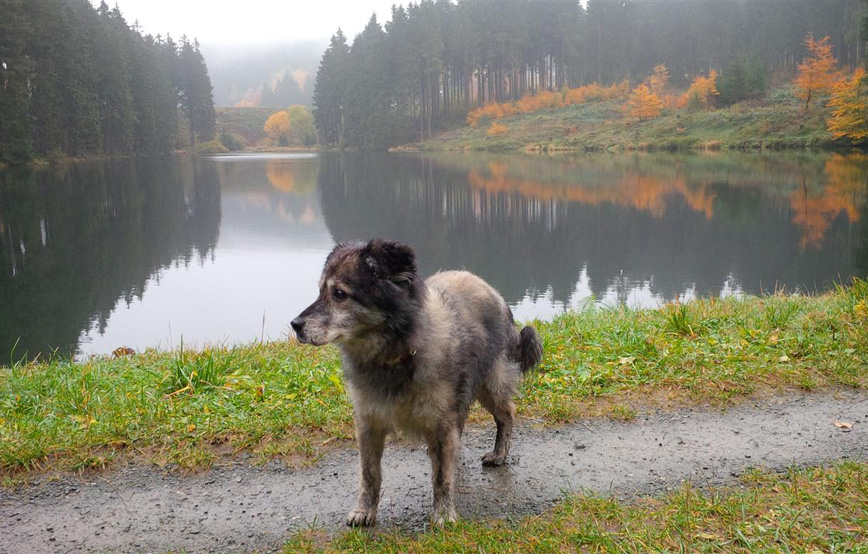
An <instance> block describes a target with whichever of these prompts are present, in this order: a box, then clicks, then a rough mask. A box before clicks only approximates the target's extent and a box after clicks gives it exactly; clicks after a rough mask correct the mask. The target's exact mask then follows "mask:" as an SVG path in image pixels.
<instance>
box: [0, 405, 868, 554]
mask: <svg viewBox="0 0 868 554" xmlns="http://www.w3.org/2000/svg"><path fill="white" fill-rule="evenodd" d="M836 421H839V422H846V423H851V424H852V428H850V429H847V428H843V427H838V426H836V425H835V422H836ZM866 428H868V394H865V393H858V392H838V393H835V394H813V395H805V396H787V397H785V398H779V399H773V400H769V401H763V402H762V403H758V404H756V403H755V404H747V405H742V406H740V407H737V408H731V409H729V410H727V411H725V412H721V411H713V410H702V409H690V410H680V411H677V412H666V413H658V414H653V415H648V416H640V417H638V418H637V419H636V420H634V421H632V422H628V423H619V422H614V421H608V420H595V421H588V422H583V423H578V424H574V425H568V426H561V427H541V426H538V425H536V424H535V423H534V422H532V421H528V420H520V421H519V423H518V425H517V427H516V433H515V436H514V438H513V446H512V456H511V459H510V461H509V465H507V466H504V467H501V468H492V469H489V468H483V467H482V466H481V464H480V463H479V457H480V456H482V454H484V453H485V452H487V451H488V450H489V449H490V447H491V444H492V443H493V440H494V429H493V426H471V427H469V428H468V429H467V431H466V434H465V436H464V438H463V443H462V452H461V465H460V469H459V478H458V501H457V507H458V511H459V514H460V516H461V517H464V518H489V517H494V518H503V517H508V516H511V515H520V514H525V513H538V512H541V511H543V510H545V509H546V508H548V507H549V506H551V504H552V503H553V502H556V501H557V500H558V499H559V498H560V497H562V495H563V494H564V493H567V492H570V491H582V490H590V491H593V492H597V493H602V494H607V493H613V494H616V495H618V496H622V497H627V496H631V495H635V494H637V493H656V492H661V491H664V490H667V489H669V488H671V487H674V486H677V485H678V484H679V483H680V482H681V481H683V480H685V479H689V480H691V481H692V482H693V483H695V484H697V485H700V486H705V485H719V484H726V483H732V482H734V480H735V478H736V477H737V476H738V475H740V474H741V473H743V472H744V471H745V470H746V469H748V468H750V467H765V468H768V469H784V468H786V467H789V466H793V465H797V466H806V465H816V464H820V463H823V462H827V461H834V460H840V459H842V458H850V459H857V460H866V459H868V431H866ZM383 468H384V470H383V473H384V480H383V493H382V502H381V504H380V511H379V521H380V523H379V525H381V526H400V527H401V528H404V529H421V528H423V527H424V526H425V524H426V522H427V516H428V510H429V509H430V505H431V486H430V483H429V479H430V477H429V475H430V472H429V466H428V458H427V456H426V454H425V451H424V449H423V448H420V447H413V446H410V445H406V444H403V443H399V442H394V443H390V444H388V445H387V447H386V453H385V455H384V457H383ZM357 490H358V486H357V461H356V453H355V450H354V449H352V448H343V449H337V450H335V451H333V452H331V453H330V454H328V455H327V456H326V457H325V458H324V459H323V460H322V462H320V463H319V464H317V465H316V466H315V467H312V468H308V469H303V470H297V471H293V470H289V469H286V468H285V467H283V465H282V464H281V463H279V462H273V463H271V464H269V465H267V466H265V467H249V466H247V465H244V464H238V465H235V466H231V467H223V468H219V469H215V470H212V471H210V472H207V473H202V474H196V475H183V474H179V473H172V472H165V471H162V470H160V469H157V468H154V467H143V466H140V465H138V466H129V467H124V468H120V469H117V470H113V471H110V472H105V473H102V474H98V475H87V476H84V477H78V476H67V477H63V478H61V479H60V480H55V479H47V478H42V480H39V478H37V479H36V480H35V482H33V483H31V484H30V485H29V486H26V487H23V488H20V489H18V490H16V491H8V490H5V491H0V552H3V553H6V552H9V553H17V552H22V553H24V552H28V553H29V552H52V553H53V552H78V551H82V552H92V551H111V552H162V551H166V550H169V549H172V550H186V551H188V552H212V551H213V552H237V551H251V550H255V549H258V550H264V551H269V550H274V549H277V548H279V546H280V545H281V544H282V542H283V541H284V540H285V538H286V537H287V535H288V534H289V533H291V532H292V531H293V530H294V529H298V528H299V527H305V526H308V525H311V524H317V525H322V526H325V527H327V528H333V529H335V528H340V527H341V526H342V525H343V521H344V516H345V514H346V512H347V511H349V510H350V508H352V507H353V504H354V501H355V495H356V492H357Z"/></svg>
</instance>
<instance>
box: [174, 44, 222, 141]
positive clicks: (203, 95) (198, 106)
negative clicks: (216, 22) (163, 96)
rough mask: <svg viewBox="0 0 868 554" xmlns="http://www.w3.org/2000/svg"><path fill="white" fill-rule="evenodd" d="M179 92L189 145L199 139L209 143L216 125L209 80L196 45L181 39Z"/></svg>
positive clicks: (212, 93)
mask: <svg viewBox="0 0 868 554" xmlns="http://www.w3.org/2000/svg"><path fill="white" fill-rule="evenodd" d="M177 74H178V75H179V76H180V77H179V81H178V89H179V94H180V98H181V111H182V113H183V114H184V116H185V117H186V118H187V123H188V125H189V126H190V145H191V146H193V145H195V144H196V137H199V139H200V140H210V139H211V138H212V137H213V136H214V130H215V128H216V126H217V114H216V112H215V111H214V92H213V89H212V87H211V80H210V79H209V78H208V68H207V67H206V65H205V59H204V58H203V57H202V53H201V52H200V51H199V43H198V42H196V41H194V42H192V43H191V42H190V41H188V40H187V39H186V37H183V38H182V39H181V49H180V52H179V53H178V73H177Z"/></svg>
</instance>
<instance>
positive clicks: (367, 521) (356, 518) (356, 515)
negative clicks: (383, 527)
mask: <svg viewBox="0 0 868 554" xmlns="http://www.w3.org/2000/svg"><path fill="white" fill-rule="evenodd" d="M375 523H377V511H376V510H362V509H360V508H356V509H355V510H353V511H352V512H350V513H349V514H347V525H349V526H350V527H371V526H372V525H374V524H375Z"/></svg>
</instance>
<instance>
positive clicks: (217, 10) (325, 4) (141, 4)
mask: <svg viewBox="0 0 868 554" xmlns="http://www.w3.org/2000/svg"><path fill="white" fill-rule="evenodd" d="M91 1H92V2H93V3H94V5H99V0H91ZM115 1H116V2H117V5H118V7H119V8H120V10H121V13H123V14H124V17H125V18H126V20H127V22H129V23H130V24H131V25H132V23H133V22H134V21H136V20H138V22H139V25H140V26H141V28H142V31H143V32H144V33H151V34H153V35H156V34H157V33H160V34H163V35H165V34H166V32H167V31H168V32H169V33H170V34H171V35H172V36H173V37H175V38H178V37H180V36H181V35H184V34H186V35H187V36H188V37H196V38H198V39H199V42H202V43H207V44H221V45H229V44H239V43H240V44H262V43H268V42H296V41H303V40H312V39H328V38H329V37H330V36H331V35H332V34H333V33H334V32H335V31H336V30H337V28H338V27H341V29H343V31H344V34H346V35H347V37H348V40H352V38H353V36H355V35H356V34H357V33H359V32H361V30H362V28H363V27H364V26H365V23H367V22H368V19H370V17H371V13H373V12H376V13H377V20H378V21H379V22H380V23H381V24H382V23H385V22H386V21H388V20H389V19H391V7H392V4H394V3H400V2H398V1H396V0H357V1H353V0H305V1H300V0H241V1H238V0H235V1H233V2H226V1H224V0H107V3H108V4H109V5H110V6H114V4H115Z"/></svg>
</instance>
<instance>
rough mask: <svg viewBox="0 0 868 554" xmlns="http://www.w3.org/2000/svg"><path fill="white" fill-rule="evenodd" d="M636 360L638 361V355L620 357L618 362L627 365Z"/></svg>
mask: <svg viewBox="0 0 868 554" xmlns="http://www.w3.org/2000/svg"><path fill="white" fill-rule="evenodd" d="M635 361H636V357H635V356H630V357H629V358H620V359H619V360H618V363H619V364H621V365H627V364H632V363H633V362H635Z"/></svg>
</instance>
